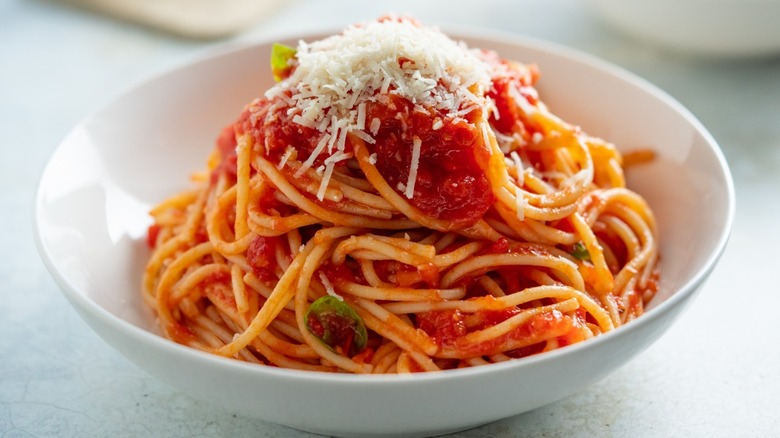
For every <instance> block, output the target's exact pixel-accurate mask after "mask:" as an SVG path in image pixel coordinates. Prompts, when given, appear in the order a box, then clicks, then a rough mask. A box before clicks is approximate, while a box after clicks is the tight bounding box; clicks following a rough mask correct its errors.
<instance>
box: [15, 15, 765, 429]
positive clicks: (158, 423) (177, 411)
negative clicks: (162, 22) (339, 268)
mask: <svg viewBox="0 0 780 438" xmlns="http://www.w3.org/2000/svg"><path fill="white" fill-rule="evenodd" d="M451 4H452V2H448V1H445V0H436V1H430V0H429V1H425V2H422V1H411V0H401V1H393V2H391V1H371V2H367V1H359V0H350V1H341V2H337V1H333V0H316V1H315V0H297V1H290V2H288V4H286V5H285V6H284V7H282V8H279V9H277V10H276V12H275V13H274V14H273V15H269V16H267V17H265V18H261V19H260V20H258V21H257V22H256V24H255V25H254V26H251V27H250V28H249V29H247V30H246V31H244V32H242V33H239V34H237V35H235V36H232V37H228V38H226V39H223V40H219V41H215V40H208V41H205V40H192V39H187V38H183V37H179V36H173V35H170V34H167V33H165V32H161V31H158V30H153V29H148V28H144V27H141V26H138V25H135V24H131V23H127V22H124V21H120V20H116V19H112V18H106V17H104V16H102V15H99V14H96V13H93V12H89V11H85V10H82V9H77V8H72V7H69V6H65V5H63V4H61V3H58V2H54V1H43V0H5V1H0V138H2V142H0V148H2V154H0V157H2V158H1V159H0V225H1V227H2V229H3V230H5V231H4V232H3V233H0V248H2V249H3V251H2V263H0V296H1V297H2V299H0V437H27V436H79V437H82V436H141V435H147V436H169V437H174V436H265V437H274V436H293V437H303V436H309V435H308V434H305V433H303V432H297V431H293V430H290V429H287V428H285V427H282V426H278V425H274V424H269V423H265V422H263V421H260V420H256V419H252V418H244V417H240V416H236V415H233V414H232V413H229V412H221V411H218V410H214V409H212V407H211V406H209V405H207V404H205V403H201V402H199V401H195V400H193V399H191V398H189V397H188V396H186V395H183V394H182V393H180V392H178V391H176V390H174V389H172V388H171V387H170V386H168V385H167V384H165V383H163V382H161V381H159V380H157V379H156V378H154V377H152V376H150V375H148V374H146V373H145V372H144V371H142V370H140V369H139V368H137V367H135V366H134V365H132V364H131V363H130V362H128V361H127V360H126V359H124V357H122V356H120V355H119V353H117V352H116V351H114V350H113V349H112V348H111V347H110V346H108V345H107V344H106V343H105V342H103V341H102V340H101V339H100V338H98V336H97V335H95V334H94V333H93V332H92V331H91V330H90V329H89V328H88V327H87V325H86V324H85V323H84V322H83V321H82V320H81V319H80V318H79V316H78V315H77V314H76V313H75V311H74V310H73V309H72V308H71V307H70V306H69V305H68V303H67V302H66V300H65V299H64V297H63V296H62V295H61V294H60V292H59V290H58V289H57V286H56V285H55V283H54V281H53V280H52V279H51V277H50V276H49V274H48V272H47V271H46V269H45V267H44V265H43V263H42V262H41V260H40V258H39V257H38V254H37V251H36V249H35V245H34V243H33V238H32V226H31V221H30V219H31V208H32V200H33V194H34V190H35V184H36V182H37V180H38V177H39V176H40V173H41V172H42V170H43V167H44V165H45V163H46V160H47V159H48V157H49V155H50V154H51V153H52V152H53V150H54V148H55V147H56V146H57V144H58V142H59V141H60V140H61V139H62V137H64V135H65V134H66V133H67V132H68V130H69V129H70V127H72V126H73V125H75V124H76V123H77V122H78V121H79V120H80V119H81V118H83V117H84V116H85V115H87V114H88V113H89V112H91V111H92V110H93V109H95V108H96V107H98V106H100V105H101V104H103V103H104V102H106V101H107V100H108V99H110V98H111V97H112V96H115V95H117V94H118V93H120V92H121V91H122V90H124V89H126V88H127V87H128V86H130V85H132V84H133V83H137V82H138V81H140V80H142V79H143V78H146V77H148V76H150V75H153V74H155V73H157V72H160V71H163V70H165V69H167V68H170V67H172V66H175V65H179V64H181V63H183V62H186V61H187V60H188V59H191V58H193V57H195V56H198V55H199V54H202V53H203V51H205V50H208V48H210V47H213V46H215V45H218V44H225V43H231V42H240V41H249V40H253V39H257V38H261V37H264V36H270V35H274V34H280V33H283V34H289V33H291V32H296V31H308V30H311V28H313V27H314V28H318V29H322V28H327V27H330V28H338V27H342V26H344V25H347V24H349V23H352V22H357V21H362V20H366V19H369V18H373V17H377V16H380V15H382V14H384V13H387V12H397V13H409V14H412V15H414V16H416V17H417V18H418V19H420V20H421V21H422V22H424V23H427V24H439V25H441V26H445V27H446V26H447V25H467V26H470V27H483V28H491V29H498V30H502V31H506V32H515V33H517V34H524V35H530V36H534V37H539V38H543V39H547V40H551V41H554V42H557V43H561V44H564V45H567V46H570V47H573V48H576V49H579V50H581V51H584V52H587V53H590V54H592V55H595V56H598V57H600V58H603V59H605V60H607V61H610V62H613V63H615V64H618V65H620V66H622V67H624V68H626V69H628V70H630V71H632V72H634V73H636V74H638V75H639V76H642V77H644V78H645V79H647V80H649V81H650V82H652V83H654V84H656V85H657V86H659V87H660V88H662V89H664V90H665V91H666V92H668V93H669V94H670V95H672V96H673V97H674V98H676V99H677V100H679V101H680V102H681V103H682V104H683V105H685V106H686V107H687V108H689V109H690V110H691V111H692V112H693V113H694V115H696V116H697V117H698V118H699V119H700V120H701V121H702V123H703V124H704V125H705V126H706V127H707V128H708V129H709V130H710V132H711V133H712V134H713V135H714V137H715V138H716V139H717V141H718V142H719V143H720V145H721V147H722V148H723V151H724V153H725V155H726V158H727V160H728V162H729V164H730V166H731V170H732V172H733V175H734V179H735V185H736V194H737V211H736V218H735V224H734V225H735V226H734V231H733V234H732V238H731V241H730V243H729V245H728V248H727V250H726V252H725V254H724V256H723V258H722V259H721V262H720V264H719V265H718V267H717V268H716V270H715V272H714V273H713V274H712V276H711V278H710V280H709V282H708V283H707V284H706V285H705V287H704V289H703V290H702V291H701V293H700V294H699V295H698V297H697V299H696V302H695V303H694V305H693V306H691V308H690V309H689V310H687V312H686V313H685V315H683V317H682V318H681V319H680V320H679V321H678V322H677V323H676V325H675V326H674V327H672V328H671V330H669V332H667V334H666V335H664V336H663V337H662V338H661V339H660V340H659V341H658V342H657V343H656V344H654V345H653V346H652V347H651V348H650V349H648V350H647V351H645V352H644V353H642V354H641V355H639V356H638V357H637V358H635V359H634V360H633V361H631V362H629V363H628V364H627V365H626V366H625V367H623V368H621V369H620V370H619V371H617V372H615V373H614V374H612V375H610V376H609V377H607V378H606V379H604V380H602V381H601V382H599V383H596V384H594V385H592V386H590V387H588V388H586V389H583V390H581V391H580V392H578V393H576V394H574V395H573V396H571V397H569V398H567V399H564V400H562V401H560V402H558V403H554V404H552V405H549V406H546V407H543V408H540V409H537V410H535V411H532V412H528V413H525V414H522V415H518V416H515V417H512V418H507V419H505V420H502V421H499V422H496V423H492V424H488V425H485V426H482V427H480V428H477V429H472V430H468V431H464V432H461V433H458V434H456V435H454V436H458V437H471V436H474V437H476V436H494V437H510V436H518V435H524V436H525V435H527V436H547V437H555V436H571V435H576V436H632V437H645V436H776V434H777V433H778V431H779V430H780V410H778V407H777V406H778V402H780V318H778V312H777V310H776V309H778V308H780V290H778V282H777V279H775V278H774V277H773V275H774V274H775V273H777V272H778V271H780V261H778V260H779V259H780V258H779V257H778V253H779V252H780V227H779V226H778V223H779V222H780V56H778V57H775V58H772V59H760V60H741V61H735V60H716V59H701V58H697V57H695V56H691V55H688V54H684V53H674V52H670V51H665V50H662V49H659V48H656V47H653V46H650V45H647V44H645V43H643V42H641V41H638V40H635V39H631V38H628V37H625V36H624V35H622V34H620V33H618V32H616V31H614V30H612V29H611V28H609V27H607V26H605V25H604V24H603V23H602V22H601V21H599V19H598V18H597V17H596V16H594V15H593V14H592V13H591V12H590V11H589V10H588V9H587V8H586V7H585V5H584V3H583V2H581V1H578V0H524V1H513V0H483V1H481V2H479V5H480V7H479V8H476V9H472V8H469V9H465V8H459V7H453V6H451ZM767 312H768V313H767Z"/></svg>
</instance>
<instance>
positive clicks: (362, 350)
mask: <svg viewBox="0 0 780 438" xmlns="http://www.w3.org/2000/svg"><path fill="white" fill-rule="evenodd" d="M271 61H272V62H271V64H272V65H271V70H272V73H273V74H274V76H275V78H276V79H277V83H276V85H274V86H273V87H272V88H271V89H269V90H268V91H267V92H265V94H264V95H263V97H261V98H258V99H256V100H254V101H253V102H251V103H250V104H248V105H247V106H246V108H245V109H244V110H243V112H242V113H241V115H240V116H239V117H238V119H237V121H236V122H235V123H233V124H231V125H230V126H228V127H226V128H225V129H224V130H223V132H222V133H221V135H219V137H218V139H217V144H216V147H215V149H214V152H213V154H212V156H211V158H210V159H209V162H208V173H204V174H203V175H201V176H200V177H199V178H195V179H196V183H197V188H195V189H194V190H192V191H189V192H186V193H181V194H179V195H177V196H174V197H173V198H171V199H168V200H166V201H165V202H163V203H162V204H160V205H159V206H157V207H156V208H154V209H153V210H152V212H151V215H152V216H153V218H154V224H153V225H152V226H151V227H150V228H149V235H148V238H149V245H150V246H151V247H152V248H153V251H152V254H151V257H150V259H149V262H148V265H147V267H146V271H145V276H144V280H143V284H144V291H143V296H144V299H145V301H146V302H147V303H148V305H149V306H151V307H152V308H153V309H154V310H155V311H156V313H157V315H158V318H159V322H160V325H161V329H162V331H163V333H164V334H165V335H166V336H168V337H169V338H171V339H173V340H174V341H176V342H179V343H182V344H185V345H188V346H191V347H194V348H197V349H201V350H204V351H208V352H212V353H215V354H218V355H222V356H226V357H233V358H236V359H240V360H244V361H249V362H255V363H259V364H266V365H271V366H277V367H284V368H293V369H303V370H316V371H338V372H352V373H402V372H418V371H433V370H441V369H452V368H460V367H469V366H476V365H483V364H487V363H495V362H501V361H506V360H511V359H514V358H520V357H525V356H528V355H533V354H537V353H540V352H544V351H550V350H554V349H557V348H561V347H563V346H566V345H570V344H574V343H577V342H581V341H583V340H586V339H588V338H591V337H594V336H598V335H599V334H602V333H605V332H608V331H610V330H613V329H615V328H616V327H618V326H620V325H622V324H625V323H626V322H627V321H630V320H631V319H633V318H636V317H637V316H639V315H641V314H642V312H643V306H644V305H645V304H646V303H647V301H648V300H649V299H650V298H651V297H652V296H653V294H654V293H655V291H656V289H657V281H658V268H657V264H658V263H657V262H658V246H657V236H656V226H655V222H654V219H653V215H652V212H651V211H650V209H649V208H648V205H647V204H646V202H645V201H644V200H643V199H642V198H641V197H640V196H639V195H637V194H636V193H634V192H632V191H630V190H628V189H627V188H626V187H625V179H624V174H623V167H624V166H625V165H626V163H625V162H624V161H628V156H626V157H623V156H621V154H620V153H619V152H618V151H617V150H616V148H615V147H614V146H613V145H611V144H610V143H607V142H605V141H603V140H600V139H597V138H593V137H590V136H588V135H586V134H585V133H583V132H582V131H581V130H580V129H579V128H578V127H576V126H572V125H571V124H568V123H566V122H564V121H562V120H561V119H560V118H558V117H556V116H555V115H554V114H553V113H551V112H550V110H548V108H547V107H546V106H545V104H544V103H543V102H542V101H541V100H540V98H539V95H538V93H537V91H536V89H535V88H534V84H535V82H536V80H537V77H538V71H537V69H536V68H535V67H534V66H529V65H524V64H520V63H517V62H513V61H508V60H505V59H502V58H500V57H499V56H498V54H496V53H494V52H491V51H487V50H477V49H470V48H467V47H466V46H465V45H464V44H463V43H457V42H455V41H453V40H451V39H449V38H448V37H447V36H445V35H444V34H443V33H441V32H440V31H438V30H437V29H433V28H426V27H423V26H421V25H419V24H418V23H416V22H414V21H413V20H410V19H403V18H395V17H389V18H383V19H380V20H377V21H374V22H370V23H364V24H360V25H355V26H352V27H350V28H348V29H346V30H345V31H344V32H343V33H341V34H339V35H335V36H331V37H329V38H325V39H323V40H320V41H316V42H312V43H305V42H301V43H299V44H298V46H297V47H295V48H293V47H287V46H283V45H275V46H274V48H273V53H272V60H271Z"/></svg>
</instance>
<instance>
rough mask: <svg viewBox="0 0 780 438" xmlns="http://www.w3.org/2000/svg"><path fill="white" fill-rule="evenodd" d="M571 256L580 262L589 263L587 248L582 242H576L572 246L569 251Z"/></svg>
mask: <svg viewBox="0 0 780 438" xmlns="http://www.w3.org/2000/svg"><path fill="white" fill-rule="evenodd" d="M571 255H573V256H574V257H576V258H578V259H580V260H584V261H587V262H589V261H590V253H589V252H588V248H586V247H585V244H584V243H582V242H577V243H575V244H574V247H573V248H572V250H571Z"/></svg>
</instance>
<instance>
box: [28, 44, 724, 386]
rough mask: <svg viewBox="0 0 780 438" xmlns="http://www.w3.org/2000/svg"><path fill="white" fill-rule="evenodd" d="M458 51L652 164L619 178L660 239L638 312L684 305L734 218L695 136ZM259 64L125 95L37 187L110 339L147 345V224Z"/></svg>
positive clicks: (261, 82)
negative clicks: (514, 77) (650, 213)
mask: <svg viewBox="0 0 780 438" xmlns="http://www.w3.org/2000/svg"><path fill="white" fill-rule="evenodd" d="M313 38H316V36H315V37H312V38H307V39H309V40H311V39H313ZM462 39H464V40H465V41H466V42H467V43H468V44H469V45H470V46H472V47H482V48H491V49H494V50H497V51H498V52H499V53H500V54H501V55H502V56H503V57H505V58H509V59H515V60H519V61H522V62H532V63H536V64H538V65H539V67H540V69H541V72H542V79H541V80H540V83H539V90H540V94H541V97H542V99H543V100H544V101H546V102H547V103H548V105H549V106H550V108H551V109H552V110H553V111H554V112H555V113H557V114H558V115H559V116H561V117H562V118H563V119H564V120H567V121H570V122H572V123H575V124H578V125H581V126H582V127H583V128H584V130H585V131H586V132H588V133H590V134H592V135H596V136H600V137H603V138H606V139H608V140H610V141H613V142H615V143H616V144H617V145H618V147H619V148H620V149H622V150H631V149H637V148H651V149H653V150H655V151H656V152H657V154H658V157H657V159H656V160H655V161H654V162H652V163H650V164H648V165H643V166H641V167H637V168H633V169H631V170H630V172H629V174H628V176H629V184H630V188H632V189H634V190H636V191H638V192H639V193H640V194H642V195H643V196H644V197H645V198H646V199H647V200H648V202H649V203H650V205H651V207H652V208H653V210H654V212H655V214H656V216H657V219H658V223H659V227H660V235H661V254H662V278H661V283H660V292H659V294H658V296H657V297H656V298H655V299H654V301H653V302H652V306H651V307H652V309H651V310H650V311H649V312H648V313H649V314H653V313H655V312H663V311H664V309H665V308H669V307H671V306H673V305H674V304H675V301H676V300H683V298H684V297H679V296H678V295H680V294H684V295H688V294H691V293H693V290H694V289H695V286H696V285H698V284H699V283H700V282H701V280H702V279H703V278H704V277H705V276H706V274H707V273H708V272H709V270H710V269H711V268H712V266H713V264H714V262H715V260H716V259H717V257H718V255H719V254H720V253H721V252H722V250H723V247H724V245H725V242H726V238H727V236H728V232H729V229H730V225H731V220H732V216H733V208H734V205H733V202H734V201H733V188H732V184H731V179H730V176H729V172H728V169H727V167H726V164H725V161H724V159H723V157H722V155H721V154H720V151H719V150H718V149H717V145H715V143H714V141H713V140H712V138H711V137H710V136H709V134H707V132H706V131H705V130H704V128H703V127H702V126H701V125H700V124H699V123H698V122H697V121H696V120H695V119H694V118H693V117H692V116H691V115H690V114H689V113H688V112H687V111H686V110H685V109H683V108H682V107H681V106H680V105H679V104H677V103H676V102H675V101H673V100H672V99H671V98H669V97H668V96H666V95H665V94H663V93H662V92H660V91H659V90H657V89H655V88H654V87H653V86H651V85H649V84H647V83H645V82H644V81H642V80H639V79H637V78H635V77H633V76H631V75H629V74H627V73H626V72H624V71H622V70H620V69H618V68H616V67H613V66H610V65H607V64H606V63H603V62H600V61H598V60H594V59H592V58H590V57H586V56H584V55H580V54H577V53H574V52H572V51H569V50H566V49H562V48H560V47H557V46H554V45H549V44H546V43H542V42H537V41H530V40H523V39H518V38H513V39H512V40H509V39H502V38H500V37H489V38H485V37H475V36H471V37H468V36H464V37H462ZM295 41H296V40H295V39H293V40H287V41H286V42H287V43H290V44H294V43H295ZM269 56H270V44H266V43H259V44H256V45H252V46H249V47H240V48H234V49H227V50H223V51H220V52H216V53H211V54H209V55H207V56H204V57H203V58H201V59H200V60H198V61H195V62H193V63H191V64H188V65H186V66H183V67H181V68H179V69H176V70H173V71H170V72H168V73H166V74H163V75H160V76H157V77H154V78H152V79H150V80H147V81H145V82H143V83H141V84H139V85H137V86H135V87H133V88H131V89H130V90H129V91H127V92H126V93H124V94H123V95H121V96H119V97H118V98H116V99H114V100H113V101H111V102H110V103H108V104H107V105H106V106H105V107H103V108H101V109H99V110H97V111H96V112H94V113H93V114H92V115H90V116H89V117H87V118H86V119H85V120H83V121H82V122H81V123H80V124H79V125H78V126H76V127H75V128H74V129H73V131H72V132H71V133H70V134H69V135H68V136H67V137H66V138H65V139H64V140H63V142H62V143H61V145H60V146H59V148H58V149H57V150H56V152H55V153H54V155H53V156H52V158H51V160H50V162H49V164H48V166H47V167H46V170H45V171H44V173H43V175H42V178H41V180H40V183H39V188H38V193H37V199H36V204H35V209H36V210H35V225H36V238H37V242H38V246H39V249H40V251H41V254H42V257H43V258H44V261H45V262H46V264H47V266H48V267H49V269H50V270H51V272H52V274H53V275H54V276H55V278H56V279H57V281H58V283H59V284H60V285H61V286H62V287H63V290H64V291H65V293H66V295H67V296H68V298H69V299H71V301H73V302H74V303H75V304H76V307H77V308H79V310H80V311H81V312H82V313H85V312H86V313H100V314H102V315H103V316H102V317H103V318H104V319H105V320H106V321H107V324H108V325H107V326H109V327H111V330H118V331H122V330H128V329H130V330H131V331H132V330H136V331H137V329H136V328H140V329H142V330H144V331H148V332H151V333H157V328H156V325H155V321H154V316H153V315H152V313H151V311H149V310H148V309H146V308H145V306H144V305H143V303H142V300H141V296H140V281H141V274H142V271H143V267H144V264H145V261H146V259H147V257H148V255H149V252H148V249H147V246H146V241H145V234H146V229H147V227H148V225H150V224H151V220H150V218H149V216H148V215H147V212H148V210H149V208H150V207H151V206H153V205H154V204H156V203H158V202H160V201H161V200H162V199H164V198H166V197H167V196H170V195H172V194H174V193H176V192H178V191H180V190H182V189H185V188H186V187H188V178H189V176H190V175H191V174H192V173H193V172H196V171H200V170H202V169H203V168H204V167H205V162H206V158H207V156H208V154H209V152H210V151H211V149H212V147H213V144H214V140H215V138H216V136H217V134H218V133H219V131H220V129H221V128H222V127H223V126H224V125H226V124H227V123H230V122H232V121H233V120H234V119H235V118H236V117H237V116H238V114H239V112H240V111H241V109H242V108H243V106H244V105H245V104H247V103H248V102H249V101H251V100H252V99H253V98H254V97H256V96H259V95H260V94H261V93H262V92H263V91H264V90H265V89H267V88H268V87H269V86H270V85H271V81H272V80H271V79H270V75H269V68H268V63H267V60H268V59H269ZM693 212H696V216H695V217H696V219H695V220H691V218H692V217H693ZM114 317H115V318H114ZM645 317H647V315H646V316H643V317H642V318H645ZM642 318H640V319H639V320H637V321H636V324H637V327H641V324H643V322H642ZM134 327H135V328H134ZM107 338H108V337H107ZM147 338H148V337H147ZM586 344H587V343H586ZM594 344H595V341H594ZM582 348H588V347H587V346H583V347H582ZM627 359H628V358H626V359H623V360H627ZM219 361H223V362H224V361H226V360H222V359H219ZM518 362H522V361H518ZM518 366H522V364H520V365H518ZM485 368H489V367H485ZM251 372H252V373H256V374H262V373H265V372H267V371H264V370H263V367H255V368H254V369H252V370H251ZM273 372H274V373H276V372H278V370H276V371H273ZM479 372H482V371H479ZM485 372H490V371H485ZM362 383H365V381H362ZM561 394H563V393H561Z"/></svg>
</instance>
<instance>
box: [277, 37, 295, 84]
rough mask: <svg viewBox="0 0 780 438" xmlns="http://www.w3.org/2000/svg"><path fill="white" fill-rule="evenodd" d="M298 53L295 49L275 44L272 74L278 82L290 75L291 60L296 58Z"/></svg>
mask: <svg viewBox="0 0 780 438" xmlns="http://www.w3.org/2000/svg"><path fill="white" fill-rule="evenodd" d="M297 53H298V51H297V50H296V49H295V48H293V47H290V46H285V45H284V44H279V43H274V45H273V46H272V47H271V73H273V75H274V80H275V81H276V82H279V81H281V80H283V79H285V78H286V77H287V76H289V75H290V70H291V69H292V65H291V63H290V60H292V59H293V58H295V55H296V54H297Z"/></svg>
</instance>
